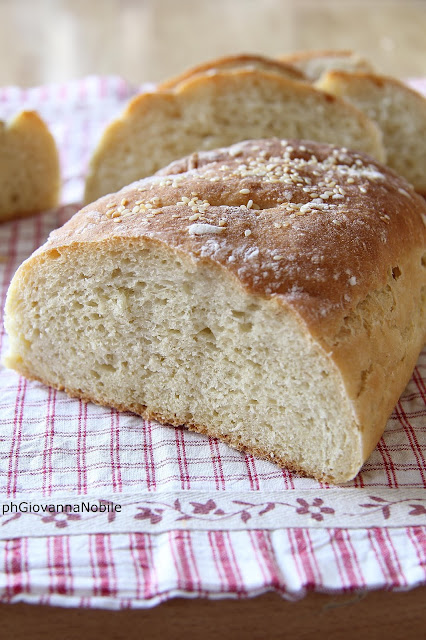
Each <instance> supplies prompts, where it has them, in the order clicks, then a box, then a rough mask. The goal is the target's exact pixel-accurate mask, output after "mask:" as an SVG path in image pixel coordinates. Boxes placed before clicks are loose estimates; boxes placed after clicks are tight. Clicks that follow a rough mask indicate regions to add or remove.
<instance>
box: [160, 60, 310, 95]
mask: <svg viewBox="0 0 426 640" xmlns="http://www.w3.org/2000/svg"><path fill="white" fill-rule="evenodd" d="M247 68H248V69H259V70H260V71H272V72H273V73H278V74H279V75H283V76H284V77H286V78H290V79H291V80H301V81H302V82H303V81H305V80H306V79H307V78H306V77H305V75H304V73H303V72H302V71H300V70H299V69H297V68H296V67H295V66H293V65H291V64H287V63H286V62H281V61H280V60H277V59H275V58H268V57H266V56H260V55H253V54H240V55H234V56H224V57H223V58H215V59H213V60H208V61H207V62H203V63H201V64H198V65H196V66H195V67H191V68H190V69H187V70H186V71H184V72H183V73H181V74H179V75H178V76H174V77H173V78H169V79H168V80H165V81H164V82H162V83H161V84H160V85H159V86H158V88H159V89H175V88H176V87H177V86H178V85H179V84H181V83H182V82H184V81H185V80H188V78H192V77H194V76H198V75H201V74H204V73H216V72H217V71H224V70H237V69H247Z"/></svg>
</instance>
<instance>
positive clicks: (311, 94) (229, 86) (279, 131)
mask: <svg viewBox="0 0 426 640" xmlns="http://www.w3.org/2000/svg"><path fill="white" fill-rule="evenodd" d="M273 136H277V137H280V138H286V137H292V138H304V139H311V140H316V141H320V142H330V143H334V144H337V145H339V146H345V147H348V148H353V149H356V150H360V151H365V152H366V153H370V154H371V155H372V156H374V157H376V158H377V159H379V160H383V159H384V152H383V146H382V143H381V133H380V131H379V129H378V127H377V126H376V125H375V124H374V123H373V122H372V121H371V120H369V119H368V118H367V117H366V116H365V115H364V114H363V113H362V112H360V111H359V110H358V109H356V108H355V107H354V106H353V105H351V104H349V103H348V102H346V101H344V100H342V99H341V98H334V97H332V96H329V95H327V94H326V93H324V92H322V91H319V90H317V89H315V88H314V87H312V86H311V85H309V84H307V83H303V82H298V81H295V80H290V79H288V78H285V77H283V76H282V75H279V74H277V73H270V72H266V71H260V70H259V69H256V70H250V69H240V70H238V71H221V72H218V73H216V74H214V75H209V74H200V75H197V76H194V77H191V78H189V79H188V80H187V81H186V82H183V83H181V84H179V85H178V87H177V88H176V89H175V90H170V91H153V92H150V93H144V94H141V95H140V96H137V97H136V98H134V99H133V100H132V101H131V102H130V104H129V105H128V107H127V109H126V110H125V112H124V114H123V115H122V117H120V118H118V119H117V120H115V121H114V122H112V123H111V124H110V125H109V126H108V127H107V129H106V131H105V132H104V134H103V136H102V138H101V140H100V143H99V145H98V147H97V149H96V150H95V153H94V155H93V157H92V160H91V163H90V167H89V172H88V176H87V180H86V192H85V201H86V202H92V201H93V200H95V199H96V198H98V197H100V196H102V195H105V194H106V193H111V192H114V191H117V190H118V189H120V188H121V187H123V186H124V185H127V184H130V183H131V182H133V181H134V180H138V179H139V178H142V177H145V176H148V175H152V174H153V173H154V172H155V171H157V170H158V169H160V168H161V167H164V166H165V165H166V164H168V163H169V162H172V161H173V160H176V159H177V158H180V157H182V156H184V155H187V154H190V153H192V152H194V151H199V150H206V149H214V148H218V147H221V146H226V145H229V144H232V143H234V142H238V141H241V140H247V139H254V138H269V137H273Z"/></svg>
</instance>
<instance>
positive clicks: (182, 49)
mask: <svg viewBox="0 0 426 640" xmlns="http://www.w3.org/2000/svg"><path fill="white" fill-rule="evenodd" d="M425 34H426V2H422V1H418V0H407V1H402V0H401V1H396V0H395V1H393V0H357V1H352V0H347V1H341V2H338V1H337V0H281V1H280V0H265V1H262V2H261V1H258V2H256V1H255V0H215V2H212V1H211V2H208V1H206V0H204V1H203V0H145V1H137V0H90V1H88V0H56V1H53V0H0V85H5V84H18V85H21V86H31V85H36V84H42V83H46V82H56V81H65V80H69V79H72V78H76V77H81V76H83V75H86V74H89V73H96V74H119V75H122V76H124V77H126V78H127V79H128V80H130V81H132V82H136V83H141V82H143V81H157V80H161V79H163V78H166V77H167V76H169V75H172V74H174V73H177V72H179V71H181V70H182V69H183V68H185V67H186V66H189V65H192V64H195V63H196V62H199V61H201V60H203V59H207V58H209V57H213V56H217V55H223V54H226V53H236V52H243V51H245V52H260V53H265V54H270V55H274V54H279V53H284V52H290V51H294V50H297V49H304V48H352V49H354V50H356V51H358V52H360V53H362V54H364V55H366V56H367V57H369V58H371V59H372V60H374V62H375V64H376V66H377V68H378V69H379V70H381V71H382V72H384V73H392V74H394V75H397V76H426V55H425V54H426V44H425V43H426V38H425ZM0 614H1V632H0V637H2V638H7V640H9V639H10V640H12V639H16V640H20V639H21V638H22V639H23V638H25V640H28V639H31V640H37V639H38V638H40V639H41V638H43V639H44V638H46V637H48V638H53V639H54V640H56V639H59V638H61V639H62V640H68V639H74V638H81V637H83V638H85V640H91V639H92V638H93V639H95V638H96V639H98V638H103V639H104V640H108V639H110V638H111V639H112V638H126V640H132V639H133V638H142V637H143V638H150V639H153V640H155V639H156V638H162V639H164V638H167V639H168V640H171V639H173V638H183V637H185V638H203V639H204V640H209V639H210V638H224V639H225V638H232V639H233V640H238V638H250V639H255V638H259V639H263V638H267V639H269V640H272V639H274V638H290V637H292V638H293V637H297V638H298V639H299V640H304V639H308V638H315V639H316V640H318V638H327V639H328V640H340V639H341V638H345V640H351V639H352V638H357V639H358V638H359V637H360V636H361V635H366V636H367V637H369V638H373V639H374V640H380V639H381V638H386V639H392V640H398V639H399V638H401V639H404V640H410V639H411V638H412V639H413V640H414V639H416V640H417V639H418V640H420V639H421V638H424V637H425V635H426V632H425V627H426V588H418V589H415V590H412V591H410V592H408V593H386V592H380V591H379V592H370V593H368V594H363V595H354V594H349V595H340V596H328V595H321V594H310V595H309V596H307V597H306V598H304V599H303V600H301V601H299V602H296V603H292V602H287V601H285V600H283V599H282V598H280V597H279V596H277V595H275V594H268V595H265V596H261V597H259V598H255V599H252V600H245V601H233V600H221V601H205V600H182V599H176V600H172V601H169V602H167V603H165V604H163V605H161V606H159V607H155V608H154V609H150V610H139V611H137V610H136V611H135V610H129V611H121V612H109V611H98V610H75V609H58V608H46V607H41V606H31V605H25V604H16V605H0Z"/></svg>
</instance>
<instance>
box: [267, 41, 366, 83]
mask: <svg viewBox="0 0 426 640" xmlns="http://www.w3.org/2000/svg"><path fill="white" fill-rule="evenodd" d="M278 60H280V61H281V62H284V63H286V64H289V65H291V66H293V67H296V68H297V69H299V70H300V71H302V73H303V74H304V75H305V76H306V78H307V79H308V80H310V81H311V82H315V81H316V80H318V79H319V78H320V77H321V76H322V74H323V73H325V72H327V71H331V70H334V69H339V70H344V71H364V72H366V73H368V72H372V73H373V72H374V68H373V66H372V65H371V63H370V62H369V61H368V60H366V59H365V58H363V57H362V56H360V55H359V54H357V53H354V52H353V51H349V50H343V51H342V50H332V49H331V50H323V51H298V52H296V53H291V54H286V55H281V56H279V57H278Z"/></svg>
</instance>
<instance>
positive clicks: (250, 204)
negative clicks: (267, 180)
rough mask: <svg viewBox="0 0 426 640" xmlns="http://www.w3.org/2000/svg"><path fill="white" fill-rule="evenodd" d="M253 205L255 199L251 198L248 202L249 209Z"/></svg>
mask: <svg viewBox="0 0 426 640" xmlns="http://www.w3.org/2000/svg"><path fill="white" fill-rule="evenodd" d="M252 206H253V200H249V201H248V202H247V209H250V208H251V207H252Z"/></svg>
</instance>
